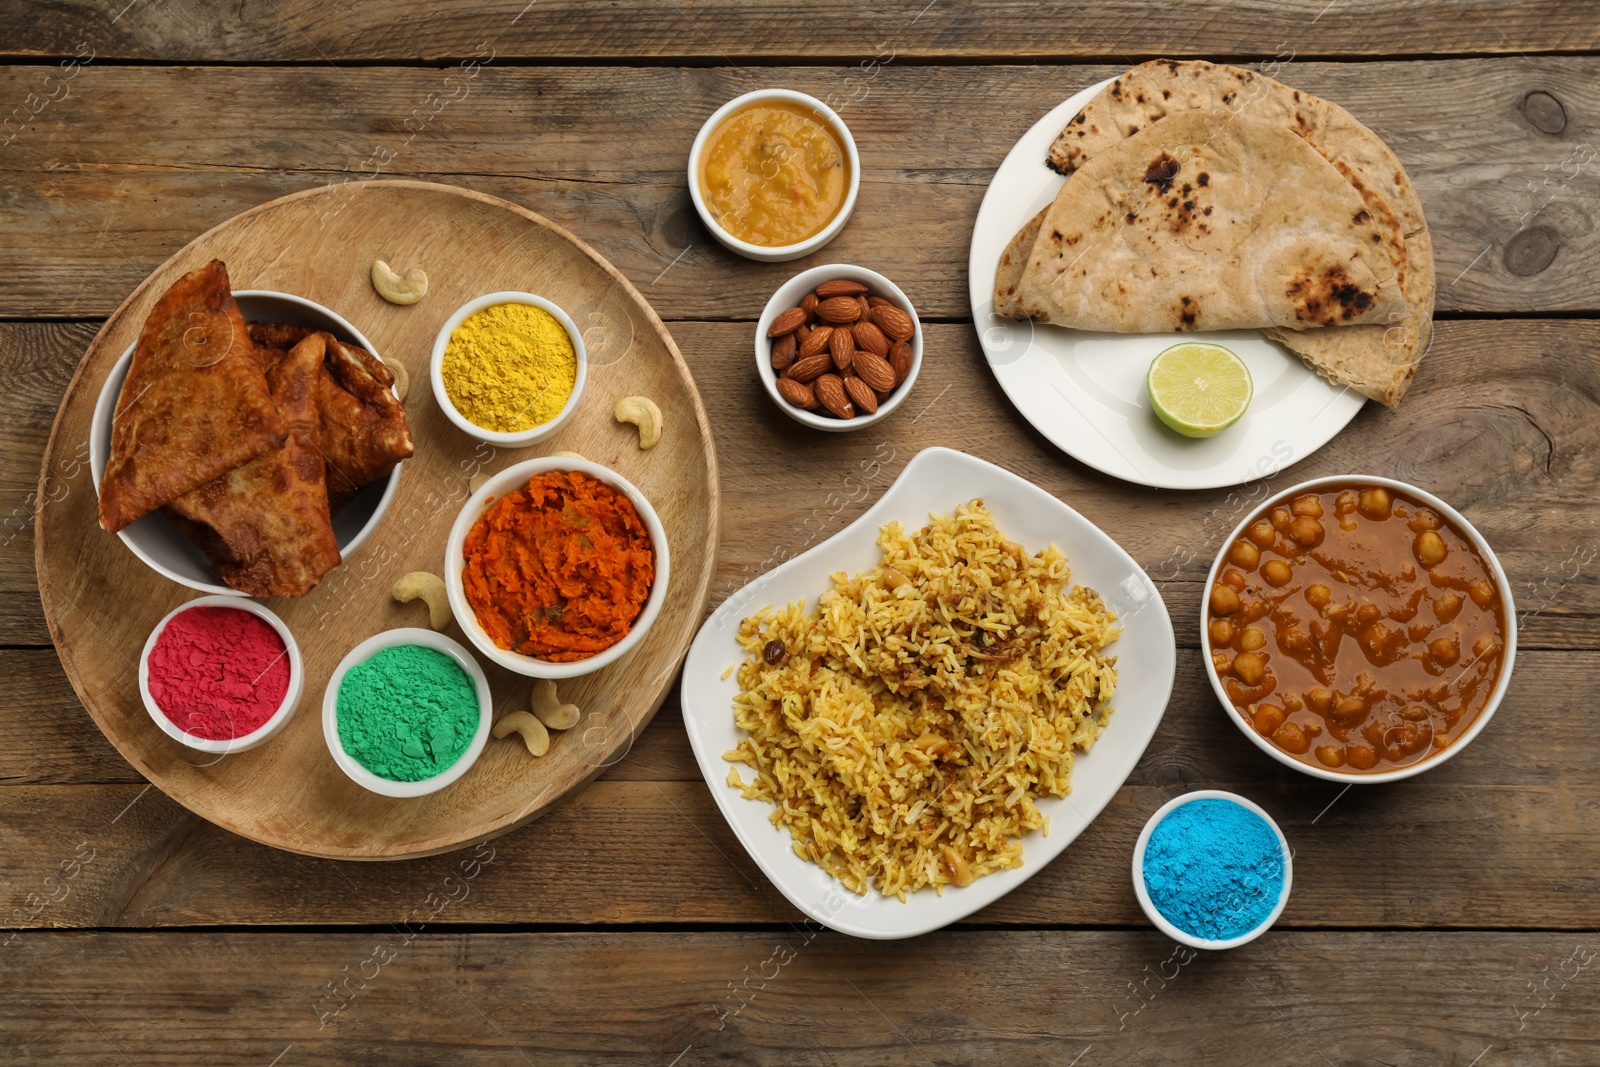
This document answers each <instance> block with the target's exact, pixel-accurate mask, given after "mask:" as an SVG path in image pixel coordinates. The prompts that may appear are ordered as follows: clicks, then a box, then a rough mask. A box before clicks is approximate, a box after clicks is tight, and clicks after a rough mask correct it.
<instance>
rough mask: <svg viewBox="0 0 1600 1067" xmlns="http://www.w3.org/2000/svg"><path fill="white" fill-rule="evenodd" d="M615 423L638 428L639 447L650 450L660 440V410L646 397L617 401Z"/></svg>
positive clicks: (626, 397) (633, 397) (624, 398)
mask: <svg viewBox="0 0 1600 1067" xmlns="http://www.w3.org/2000/svg"><path fill="white" fill-rule="evenodd" d="M616 415H617V421H618V422H631V423H633V424H634V425H636V426H638V427H639V447H640V448H651V447H653V446H654V445H655V443H656V442H657V441H659V440H661V409H660V408H658V407H656V402H655V401H654V400H651V399H650V398H649V397H647V396H625V397H623V398H622V399H621V400H619V401H617V412H616Z"/></svg>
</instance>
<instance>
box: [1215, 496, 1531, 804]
mask: <svg viewBox="0 0 1600 1067" xmlns="http://www.w3.org/2000/svg"><path fill="white" fill-rule="evenodd" d="M1334 485H1381V486H1383V487H1384V488H1385V489H1389V490H1392V491H1393V492H1396V493H1401V494H1404V495H1405V496H1408V497H1410V498H1411V499H1413V500H1415V501H1417V502H1418V503H1421V504H1426V505H1427V506H1428V507H1430V508H1432V509H1433V510H1435V511H1437V512H1438V513H1439V514H1440V515H1442V516H1444V518H1445V519H1446V520H1448V521H1449V522H1450V523H1452V524H1453V525H1454V526H1455V528H1456V529H1457V530H1459V531H1460V532H1461V533H1462V534H1463V535H1465V537H1466V538H1467V540H1469V541H1471V542H1472V544H1473V545H1474V547H1476V548H1477V550H1478V554H1479V555H1481V556H1482V557H1483V559H1484V562H1486V563H1488V565H1489V571H1490V573H1491V574H1493V575H1494V584H1495V588H1496V589H1498V590H1499V592H1500V603H1501V604H1502V606H1503V610H1504V612H1505V624H1506V632H1505V656H1504V658H1503V660H1502V661H1501V665H1500V677H1499V679H1498V680H1497V681H1496V682H1495V687H1494V690H1493V692H1491V693H1490V694H1489V702H1488V703H1487V704H1485V705H1484V707H1483V710H1482V711H1480V712H1479V713H1478V717H1477V718H1476V719H1474V720H1473V722H1472V724H1471V725H1470V726H1468V727H1467V729H1466V732H1465V733H1463V734H1462V735H1461V736H1460V737H1458V738H1456V739H1455V740H1454V741H1453V742H1451V743H1450V744H1449V745H1448V746H1446V747H1445V748H1443V749H1441V750H1440V751H1438V752H1435V753H1432V754H1431V755H1428V756H1426V757H1424V758H1422V759H1420V760H1418V761H1417V762H1415V763H1413V764H1410V765H1409V766H1406V767H1400V768H1398V769H1396V770H1392V771H1378V772H1376V773H1373V772H1366V771H1341V770H1334V769H1333V768H1331V767H1321V766H1315V765H1312V764H1310V763H1302V762H1301V761H1300V760H1297V759H1295V758H1294V757H1293V756H1291V755H1290V754H1289V753H1287V752H1284V751H1283V750H1282V749H1280V748H1278V747H1277V746H1276V745H1274V744H1273V743H1272V742H1271V741H1269V740H1267V739H1266V738H1265V737H1262V736H1261V735H1260V734H1259V733H1257V732H1256V729H1255V727H1254V726H1252V725H1251V724H1250V723H1248V722H1246V721H1245V718H1244V716H1243V715H1241V714H1240V713H1239V710H1238V709H1237V708H1235V707H1234V706H1233V701H1231V700H1229V699H1228V691H1227V690H1226V689H1224V688H1223V686H1222V679H1220V678H1218V677H1217V672H1216V669H1215V668H1214V667H1213V666H1212V665H1211V633H1210V629H1209V628H1208V627H1207V626H1206V608H1207V605H1208V604H1209V603H1210V601H1211V587H1212V585H1213V584H1214V583H1215V582H1216V580H1217V576H1218V575H1220V574H1221V573H1222V568H1223V566H1224V565H1225V564H1226V562H1227V557H1228V550H1229V549H1230V548H1232V547H1233V543H1234V542H1235V541H1237V540H1239V538H1241V537H1243V536H1244V532H1245V530H1247V529H1248V528H1249V526H1250V524H1251V523H1253V522H1255V521H1256V520H1257V519H1259V518H1260V517H1261V516H1263V515H1265V514H1267V513H1268V512H1270V511H1271V510H1272V509H1273V508H1274V507H1275V506H1277V505H1278V504H1281V503H1283V502H1284V501H1286V500H1292V499H1293V498H1295V497H1297V496H1299V495H1300V494H1301V493H1309V492H1318V491H1321V490H1323V489H1326V488H1327V487H1329V486H1334ZM1200 650H1201V655H1202V658H1203V659H1204V660H1205V667H1206V677H1208V678H1210V679H1211V688H1212V690H1213V691H1215V693H1216V694H1217V699H1218V700H1220V701H1222V707H1223V710H1224V711H1225V712H1226V713H1227V716H1228V718H1229V719H1231V720H1232V721H1233V724H1234V725H1235V726H1237V727H1238V728H1239V729H1240V731H1242V732H1243V733H1244V735H1245V736H1246V737H1248V738H1249V739H1250V740H1251V742H1252V743H1253V744H1254V745H1255V746H1256V747H1257V748H1259V749H1260V750H1261V751H1263V752H1265V753H1266V754H1267V755H1269V756H1271V757H1272V758H1273V759H1275V760H1277V761H1278V762H1279V763H1281V764H1283V765H1284V766H1286V767H1293V768H1294V769H1295V770H1297V771H1299V772H1300V773H1302V774H1309V775H1311V776H1312V777H1313V778H1324V779H1326V780H1328V781H1330V782H1346V783H1355V784H1360V785H1377V784H1379V783H1381V782H1398V781H1400V780H1401V779H1402V778H1410V777H1411V776H1413V775H1417V774H1421V773H1422V772H1423V771H1426V770H1430V769H1432V768H1434V767H1437V766H1439V765H1440V764H1441V763H1443V762H1445V760H1448V759H1449V758H1450V757H1452V756H1454V755H1455V754H1456V753H1458V752H1460V751H1461V750H1462V749H1464V748H1466V747H1467V746H1468V745H1469V744H1471V743H1472V739H1473V738H1475V737H1477V736H1478V735H1479V734H1480V733H1482V732H1483V728H1484V727H1485V726H1488V725H1489V720H1490V719H1492V718H1494V713H1495V710H1496V709H1498V708H1499V707H1500V701H1501V700H1502V699H1504V697H1505V695H1506V690H1507V689H1508V688H1510V686H1511V665H1512V661H1514V660H1515V659H1516V656H1517V613H1516V606H1515V603H1514V601H1513V600H1512V597H1511V582H1510V580H1508V579H1507V578H1506V572H1505V568H1503V567H1501V566H1500V560H1499V559H1498V558H1496V556H1495V554H1494V550H1493V549H1491V548H1490V547H1489V542H1488V541H1485V540H1484V539H1483V535H1482V534H1480V533H1479V532H1478V530H1477V528H1476V527H1475V526H1473V525H1472V523H1470V522H1468V521H1467V519H1466V516H1464V515H1462V514H1461V512H1459V511H1457V510H1456V509H1455V508H1453V507H1451V506H1450V505H1449V504H1446V503H1445V502H1444V501H1443V500H1440V499H1439V498H1438V497H1436V496H1434V495H1433V494H1432V493H1429V492H1426V491H1424V490H1422V489H1418V488H1417V487H1416V486H1414V485H1410V484H1408V483H1406V482H1399V481H1395V480H1394V479H1393V478H1380V477H1378V476H1376V475H1372V474H1334V475H1329V476H1328V477H1326V478H1313V479H1311V480H1310V481H1308V482H1301V483H1300V484H1299V485H1295V486H1291V487H1289V488H1288V489H1285V490H1284V491H1283V492H1281V493H1275V494H1273V496H1272V497H1271V498H1270V499H1268V500H1267V501H1266V502H1264V503H1263V504H1261V505H1260V506H1259V507H1257V508H1254V509H1252V510H1251V512H1250V514H1249V515H1247V516H1246V517H1245V519H1244V521H1243V522H1241V523H1239V525H1237V526H1235V527H1234V528H1233V532H1232V533H1230V534H1228V536H1227V538H1225V539H1224V540H1223V542H1222V548H1221V549H1219V550H1218V552H1217V558H1216V560H1215V561H1213V562H1212V564H1211V573H1210V575H1209V576H1207V578H1206V585H1205V588H1204V589H1203V590H1201V593H1200Z"/></svg>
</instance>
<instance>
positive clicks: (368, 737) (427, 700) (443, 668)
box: [336, 645, 478, 782]
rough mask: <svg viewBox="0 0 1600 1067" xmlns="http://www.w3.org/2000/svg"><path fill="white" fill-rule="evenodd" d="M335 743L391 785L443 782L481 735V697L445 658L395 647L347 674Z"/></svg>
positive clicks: (430, 651) (428, 651) (341, 688)
mask: <svg viewBox="0 0 1600 1067" xmlns="http://www.w3.org/2000/svg"><path fill="white" fill-rule="evenodd" d="M336 709H337V713H338V714H337V718H338V722H339V743H340V744H342V745H344V750H345V751H346V752H347V753H349V754H350V757H351V758H352V759H354V760H355V761H356V762H357V763H359V764H361V766H363V767H365V768H366V769H367V770H369V771H371V772H372V773H373V774H376V775H377V776H378V777H380V778H387V779H389V780H390V781H391V782H417V781H421V780H422V779H424V778H432V777H433V776H434V775H436V774H443V773H444V772H445V771H446V770H448V769H449V768H450V766H451V765H452V764H454V763H455V762H456V760H458V759H460V758H461V754H462V753H463V752H465V751H466V750H467V746H468V745H470V744H471V743H472V735H473V734H474V733H476V732H477V730H478V690H477V687H476V686H474V685H473V682H472V679H471V678H470V677H468V676H467V672H466V671H464V670H462V669H461V666H460V665H459V664H458V663H456V661H455V660H453V659H451V658H450V657H449V656H447V655H445V654H444V653H443V652H436V651H435V650H433V649H431V648H423V647H422V646H421V645H396V646H395V647H393V648H386V649H384V650H383V651H382V652H379V653H378V654H377V655H375V656H373V657H372V658H371V659H369V660H367V661H365V662H363V663H358V664H356V665H355V666H354V667H351V668H350V669H349V670H348V671H346V672H345V676H344V680H343V681H342V682H340V683H339V697H338V700H337V703H336Z"/></svg>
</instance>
